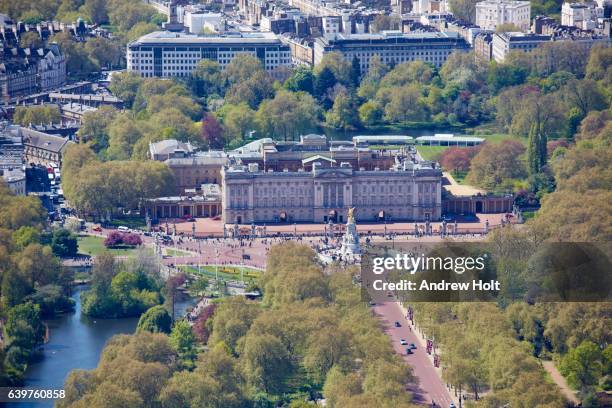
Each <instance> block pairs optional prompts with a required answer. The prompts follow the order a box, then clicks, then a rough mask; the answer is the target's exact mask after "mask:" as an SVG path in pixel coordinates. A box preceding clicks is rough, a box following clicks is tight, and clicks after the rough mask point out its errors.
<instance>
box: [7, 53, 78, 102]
mask: <svg viewBox="0 0 612 408" xmlns="http://www.w3.org/2000/svg"><path fill="white" fill-rule="evenodd" d="M65 83H66V60H65V58H64V55H63V54H62V52H61V50H60V48H59V46H58V45H57V44H50V45H49V47H48V48H21V47H18V46H15V47H5V46H3V47H2V48H0V97H1V98H2V99H3V100H4V102H5V103H9V102H10V101H11V100H12V99H14V98H16V97H19V96H23V95H29V94H33V93H36V92H40V91H45V90H48V89H53V88H57V87H60V86H62V85H64V84H65Z"/></svg>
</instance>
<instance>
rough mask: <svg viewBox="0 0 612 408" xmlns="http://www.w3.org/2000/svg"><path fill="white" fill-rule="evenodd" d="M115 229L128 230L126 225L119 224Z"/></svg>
mask: <svg viewBox="0 0 612 408" xmlns="http://www.w3.org/2000/svg"><path fill="white" fill-rule="evenodd" d="M117 229H118V230H119V231H122V232H128V231H129V230H130V229H129V228H128V227H126V226H124V225H120V226H118V227H117Z"/></svg>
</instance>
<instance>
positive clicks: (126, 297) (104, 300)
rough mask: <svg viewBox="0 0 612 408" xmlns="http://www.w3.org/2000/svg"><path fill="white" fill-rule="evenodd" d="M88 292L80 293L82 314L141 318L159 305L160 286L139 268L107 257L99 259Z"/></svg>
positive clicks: (160, 297) (107, 255)
mask: <svg viewBox="0 0 612 408" xmlns="http://www.w3.org/2000/svg"><path fill="white" fill-rule="evenodd" d="M98 258H99V260H98V262H97V263H96V266H95V268H94V270H93V272H92V275H93V278H92V285H91V289H89V290H87V291H85V292H83V293H82V294H81V300H82V304H83V306H82V308H83V309H82V310H83V313H84V314H86V315H88V316H93V317H106V318H109V317H126V316H140V315H141V314H142V313H144V312H145V311H146V310H148V309H150V308H151V307H153V306H156V305H158V304H161V303H162V301H163V297H162V296H161V293H160V289H161V285H160V283H159V282H158V281H156V280H155V279H154V278H153V277H152V276H153V274H152V273H148V272H147V271H145V270H142V269H133V268H128V267H127V265H126V264H125V263H118V262H117V261H115V259H114V257H113V256H112V255H110V254H103V255H100V256H98Z"/></svg>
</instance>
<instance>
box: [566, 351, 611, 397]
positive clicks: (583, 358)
mask: <svg viewBox="0 0 612 408" xmlns="http://www.w3.org/2000/svg"><path fill="white" fill-rule="evenodd" d="M608 354H609V353H608ZM605 364H606V365H608V364H610V363H609V362H607V361H606V362H605ZM560 371H561V373H562V374H563V375H564V376H565V377H566V378H567V380H568V382H569V383H570V385H571V386H572V387H574V388H575V389H578V390H580V391H581V392H582V393H586V391H587V390H588V389H589V388H591V387H593V386H595V385H597V384H598V381H599V378H601V376H602V374H603V373H604V356H603V354H602V351H601V349H600V348H599V347H598V346H597V345H596V344H595V343H593V342H591V341H583V342H582V343H580V345H578V347H576V348H572V349H570V350H569V352H568V353H567V354H566V355H565V356H564V357H563V360H561V365H560Z"/></svg>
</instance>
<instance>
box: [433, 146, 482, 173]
mask: <svg viewBox="0 0 612 408" xmlns="http://www.w3.org/2000/svg"><path fill="white" fill-rule="evenodd" d="M479 150H480V146H474V147H465V148H463V147H451V148H449V149H446V150H444V152H443V153H442V156H441V157H440V164H441V165H442V167H443V168H444V169H446V170H450V171H452V172H455V173H456V172H467V171H469V170H470V165H471V163H472V159H473V158H474V156H476V154H478V151H479Z"/></svg>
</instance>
